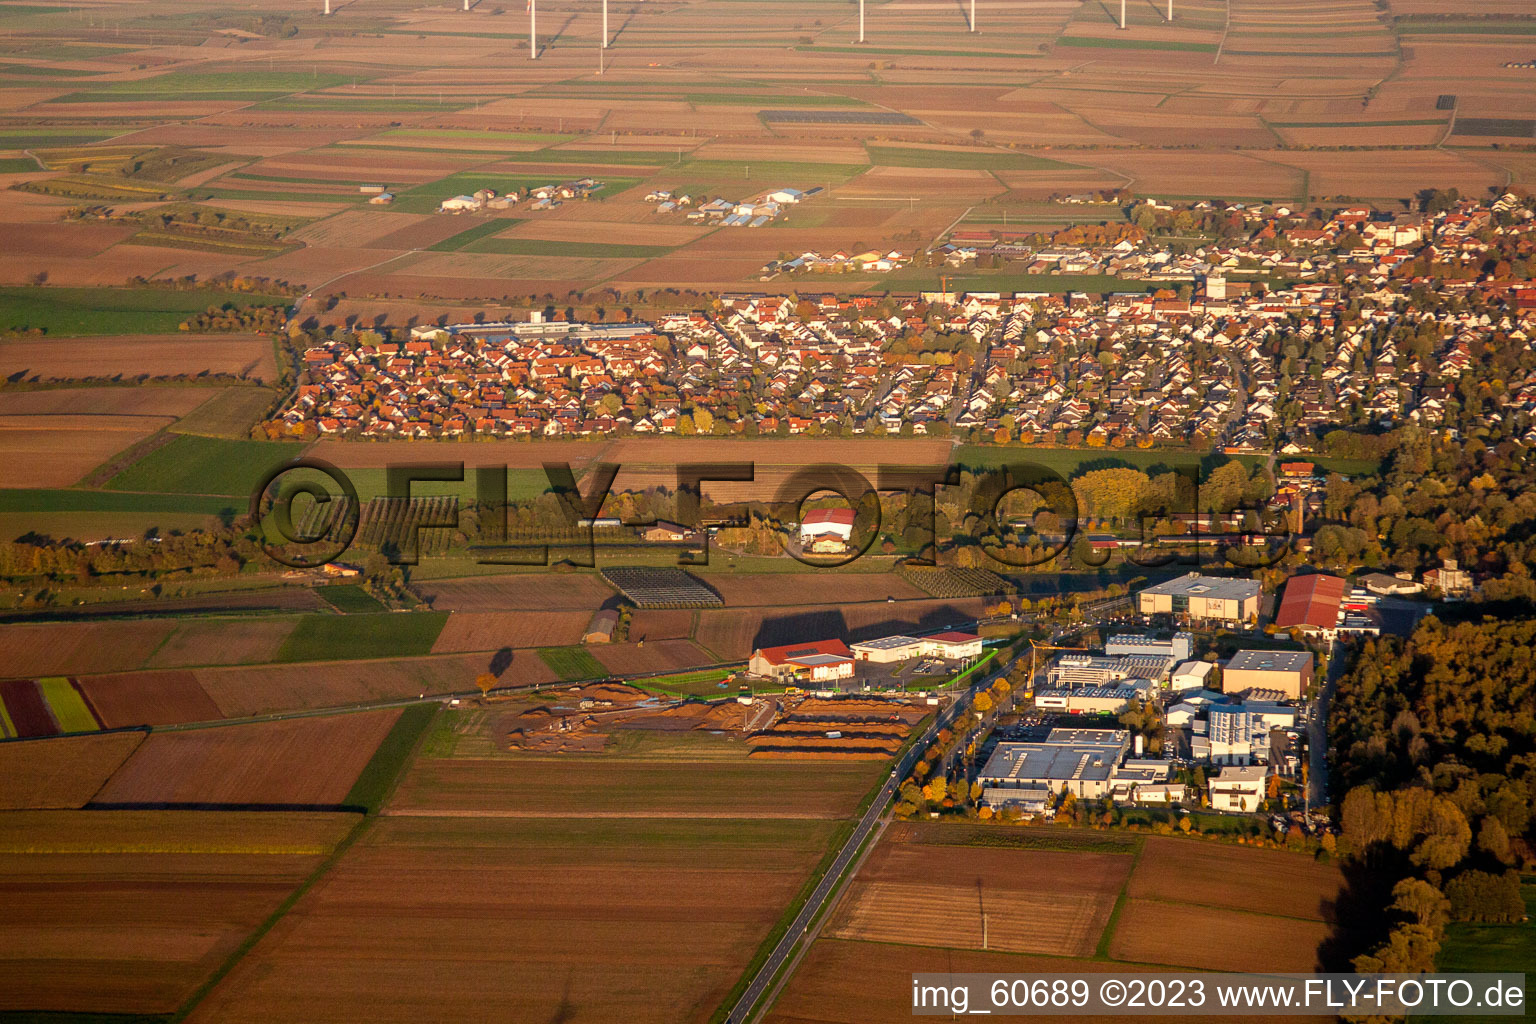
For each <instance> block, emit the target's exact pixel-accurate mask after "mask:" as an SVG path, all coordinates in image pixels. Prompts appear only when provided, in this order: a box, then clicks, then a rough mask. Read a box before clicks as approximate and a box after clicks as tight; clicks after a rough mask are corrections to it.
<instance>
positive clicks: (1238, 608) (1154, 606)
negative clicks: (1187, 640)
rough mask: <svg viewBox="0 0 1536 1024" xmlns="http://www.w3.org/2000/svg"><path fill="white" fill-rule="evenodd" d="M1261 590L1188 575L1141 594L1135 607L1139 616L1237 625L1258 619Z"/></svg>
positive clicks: (1247, 583) (1242, 582) (1222, 579)
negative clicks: (1165, 616)
mask: <svg viewBox="0 0 1536 1024" xmlns="http://www.w3.org/2000/svg"><path fill="white" fill-rule="evenodd" d="M1261 589H1262V588H1261V587H1260V586H1259V584H1258V582H1257V581H1256V580H1241V579H1231V578H1229V577H1225V576H1201V575H1200V574H1199V573H1195V572H1192V573H1188V574H1186V575H1184V576H1180V577H1179V578H1178V579H1175V580H1168V581H1167V582H1166V583H1159V584H1157V585H1156V586H1153V587H1148V588H1147V589H1145V590H1143V591H1141V592H1140V593H1139V594H1137V595H1136V599H1137V605H1136V606H1137V609H1138V610H1139V611H1140V612H1141V614H1143V615H1172V616H1174V617H1175V618H1178V619H1188V620H1189V621H1191V622H1225V623H1230V624H1232V625H1240V624H1242V623H1245V622H1252V621H1256V620H1257V619H1258V617H1259V594H1260V591H1261Z"/></svg>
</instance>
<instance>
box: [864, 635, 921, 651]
mask: <svg viewBox="0 0 1536 1024" xmlns="http://www.w3.org/2000/svg"><path fill="white" fill-rule="evenodd" d="M920 643H922V641H921V640H919V639H918V638H917V637H915V636H882V637H880V638H879V639H877V640H860V641H859V642H858V643H856V644H853V645H851V646H852V647H853V649H854V650H856V651H857V650H866V651H890V650H895V649H896V648H898V647H911V646H913V645H914V644H920Z"/></svg>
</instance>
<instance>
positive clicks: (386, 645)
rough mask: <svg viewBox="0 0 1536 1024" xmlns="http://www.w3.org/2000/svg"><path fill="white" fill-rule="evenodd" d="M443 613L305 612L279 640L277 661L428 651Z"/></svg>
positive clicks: (401, 655) (394, 655)
mask: <svg viewBox="0 0 1536 1024" xmlns="http://www.w3.org/2000/svg"><path fill="white" fill-rule="evenodd" d="M447 621H448V613H447V612H401V613H398V614H396V613H391V612H381V613H378V614H373V615H306V616H304V617H303V618H302V619H300V620H299V624H298V625H297V626H296V627H294V630H293V632H292V633H290V634H288V639H286V640H284V641H283V646H282V648H281V649H280V650H279V651H278V653H277V660H278V661H280V662H287V661H353V660H357V659H367V658H411V657H417V656H420V655H423V654H430V653H432V645H433V643H435V642H436V641H437V635H438V634H439V633H441V632H442V631H443V624H444V623H446V622H447Z"/></svg>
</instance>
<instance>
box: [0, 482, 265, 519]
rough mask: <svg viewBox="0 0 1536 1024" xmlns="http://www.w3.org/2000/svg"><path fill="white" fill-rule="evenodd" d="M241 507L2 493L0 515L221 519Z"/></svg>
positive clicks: (61, 492) (202, 500)
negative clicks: (169, 515) (178, 515)
mask: <svg viewBox="0 0 1536 1024" xmlns="http://www.w3.org/2000/svg"><path fill="white" fill-rule="evenodd" d="M240 507H241V503H240V502H235V501H230V500H229V499H228V498H221V497H200V496H195V495H180V494H127V493H119V492H115V491H88V490H83V489H82V490H72V489H67V488H65V489H58V490H16V491H11V490H0V514H20V513H34V512H41V513H48V512H120V513H130V514H131V513H145V514H150V515H153V514H155V513H160V512H166V513H183V512H185V513H192V514H196V515H204V516H216V515H222V514H223V513H225V512H234V511H237V510H238V509H239V508H240Z"/></svg>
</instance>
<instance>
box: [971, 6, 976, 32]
mask: <svg viewBox="0 0 1536 1024" xmlns="http://www.w3.org/2000/svg"><path fill="white" fill-rule="evenodd" d="M971 31H972V32H975V31H976V0H971Z"/></svg>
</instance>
